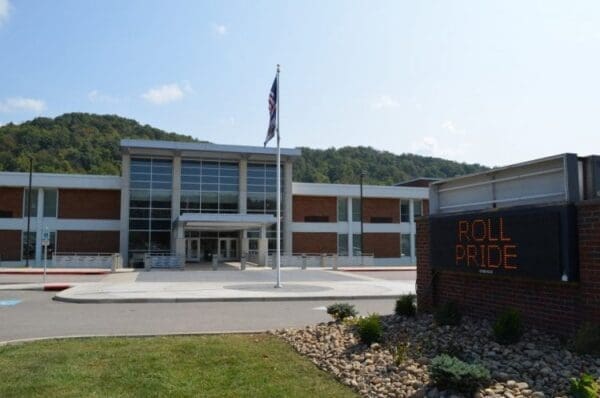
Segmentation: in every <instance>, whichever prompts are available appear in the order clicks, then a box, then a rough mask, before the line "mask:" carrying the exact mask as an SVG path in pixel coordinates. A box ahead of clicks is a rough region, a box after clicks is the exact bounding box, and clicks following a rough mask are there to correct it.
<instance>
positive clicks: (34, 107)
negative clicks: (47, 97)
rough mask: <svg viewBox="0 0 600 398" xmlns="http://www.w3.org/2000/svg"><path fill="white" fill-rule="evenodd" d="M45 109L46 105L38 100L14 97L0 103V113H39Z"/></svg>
mask: <svg viewBox="0 0 600 398" xmlns="http://www.w3.org/2000/svg"><path fill="white" fill-rule="evenodd" d="M44 109H46V103H45V102H44V101H42V100H39V99H34V98H23V97H14V98H7V99H5V100H4V101H0V111H1V112H34V113H40V112H42V111H43V110H44Z"/></svg>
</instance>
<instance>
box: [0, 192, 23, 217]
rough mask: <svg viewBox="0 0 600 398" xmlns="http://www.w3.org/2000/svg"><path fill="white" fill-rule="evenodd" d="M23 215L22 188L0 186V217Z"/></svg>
mask: <svg viewBox="0 0 600 398" xmlns="http://www.w3.org/2000/svg"><path fill="white" fill-rule="evenodd" d="M22 216H23V188H7V187H3V188H0V218H21V217H22Z"/></svg>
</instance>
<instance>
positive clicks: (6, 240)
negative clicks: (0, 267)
mask: <svg viewBox="0 0 600 398" xmlns="http://www.w3.org/2000/svg"><path fill="white" fill-rule="evenodd" d="M19 260H21V231H13V230H0V261H19Z"/></svg>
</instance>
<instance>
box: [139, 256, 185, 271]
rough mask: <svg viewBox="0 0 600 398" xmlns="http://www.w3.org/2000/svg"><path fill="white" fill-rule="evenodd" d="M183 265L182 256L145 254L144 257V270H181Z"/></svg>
mask: <svg viewBox="0 0 600 398" xmlns="http://www.w3.org/2000/svg"><path fill="white" fill-rule="evenodd" d="M184 265H185V259H184V258H183V257H182V256H177V255H174V254H171V253H155V254H150V253H146V254H145V255H144V268H145V269H146V270H150V269H152V268H164V269H183V268H184Z"/></svg>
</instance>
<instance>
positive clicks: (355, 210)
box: [352, 198, 360, 222]
mask: <svg viewBox="0 0 600 398" xmlns="http://www.w3.org/2000/svg"><path fill="white" fill-rule="evenodd" d="M352 221H354V222H360V198H352Z"/></svg>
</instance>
